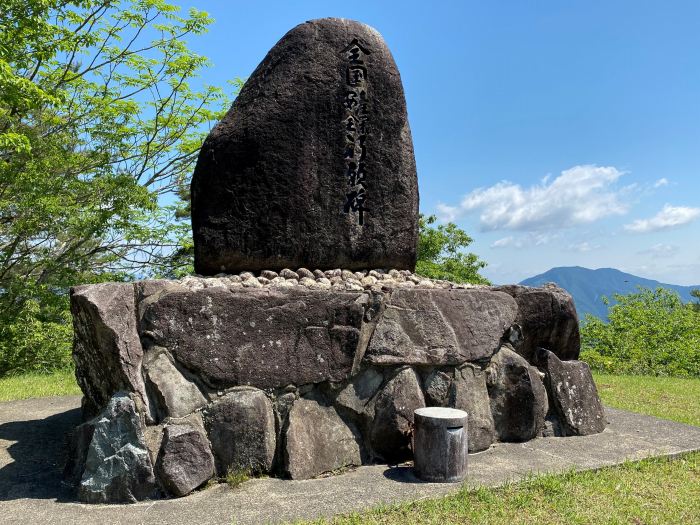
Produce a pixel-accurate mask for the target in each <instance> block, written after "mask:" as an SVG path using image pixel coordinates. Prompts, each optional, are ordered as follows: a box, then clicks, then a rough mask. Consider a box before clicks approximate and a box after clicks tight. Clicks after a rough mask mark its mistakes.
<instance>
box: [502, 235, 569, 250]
mask: <svg viewBox="0 0 700 525" xmlns="http://www.w3.org/2000/svg"><path fill="white" fill-rule="evenodd" d="M559 237H560V235H559V234H558V233H528V234H526V235H520V236H517V237H515V236H513V235H509V236H508V237H503V238H502V239H498V240H496V241H494V242H493V243H491V246H490V247H491V248H523V247H525V246H543V245H545V244H549V243H550V242H552V241H553V240H555V239H558V238H559Z"/></svg>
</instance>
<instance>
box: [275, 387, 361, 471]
mask: <svg viewBox="0 0 700 525" xmlns="http://www.w3.org/2000/svg"><path fill="white" fill-rule="evenodd" d="M359 443H360V438H359V437H358V436H357V430H356V429H353V428H351V427H350V426H348V424H346V423H345V422H344V421H343V420H342V419H341V418H340V416H339V415H338V413H337V412H336V410H335V408H333V407H332V406H325V405H323V404H320V403H318V402H317V401H316V400H314V399H298V400H297V401H295V402H294V405H293V406H292V409H291V411H290V412H289V423H288V426H287V432H286V435H285V449H284V466H285V471H286V472H287V473H288V474H289V476H290V477H291V478H292V479H308V478H312V477H315V476H318V475H319V474H323V473H324V472H330V471H333V470H336V469H339V468H342V467H347V466H352V465H360V464H361V463H362V459H361V456H360V445H359Z"/></svg>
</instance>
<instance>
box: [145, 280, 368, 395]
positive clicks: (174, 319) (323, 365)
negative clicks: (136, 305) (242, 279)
mask: <svg viewBox="0 0 700 525" xmlns="http://www.w3.org/2000/svg"><path fill="white" fill-rule="evenodd" d="M363 297H364V295H363V294H362V293H357V292H330V291H323V290H307V289H265V290H254V289H249V290H227V289H224V288H205V289H201V290H197V291H187V292H182V293H167V294H164V295H162V296H161V297H160V299H159V300H158V301H156V302H153V303H151V304H149V305H148V306H147V307H146V309H145V311H144V315H143V319H142V322H141V329H142V334H144V336H145V337H147V338H148V339H149V341H151V342H152V344H154V345H157V346H161V347H165V348H167V349H168V350H170V352H171V353H172V355H173V356H174V357H175V359H176V360H177V361H178V362H179V363H181V364H182V365H183V366H185V367H186V368H187V369H188V370H190V371H192V372H193V373H196V374H198V375H199V376H200V377H201V378H202V379H204V380H205V381H206V382H207V383H209V384H210V385H211V386H213V387H215V388H216V387H229V386H235V385H252V386H255V387H258V388H275V387H284V386H286V385H288V384H297V385H303V384H307V383H320V382H322V381H340V380H343V379H345V378H346V377H348V375H349V374H350V371H351V368H352V364H353V359H354V356H355V351H356V348H357V344H358V338H359V334H360V328H361V325H362V318H363V315H364V308H363V306H362V304H361V301H360V302H358V299H360V298H363Z"/></svg>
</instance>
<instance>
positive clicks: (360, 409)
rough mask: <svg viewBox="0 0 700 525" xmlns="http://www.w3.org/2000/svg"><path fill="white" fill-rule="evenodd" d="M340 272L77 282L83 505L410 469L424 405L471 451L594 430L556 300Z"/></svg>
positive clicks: (561, 304) (597, 422)
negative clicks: (465, 439) (452, 412)
mask: <svg viewBox="0 0 700 525" xmlns="http://www.w3.org/2000/svg"><path fill="white" fill-rule="evenodd" d="M337 272H339V273H338V275H337V276H336V275H330V278H329V276H328V275H327V274H325V273H323V272H318V271H317V272H313V273H312V272H309V273H310V274H311V275H309V276H300V275H299V273H298V272H296V273H295V272H290V273H289V274H288V275H287V276H286V277H284V276H281V275H275V276H272V275H271V272H270V274H268V277H264V276H261V277H254V276H252V275H244V276H243V277H241V276H233V277H217V278H209V279H205V278H187V279H184V280H181V281H142V282H137V283H106V284H98V285H90V286H83V287H77V288H75V289H73V290H72V294H71V305H72V311H73V316H74V325H75V334H76V337H75V348H74V359H75V362H76V375H77V378H78V382H79V384H80V386H81V388H82V390H83V392H84V394H85V397H84V404H83V411H84V415H85V417H86V419H87V418H92V419H90V420H89V421H87V422H86V423H84V424H83V425H81V426H80V427H78V428H77V429H76V431H75V432H74V434H73V438H72V443H71V461H70V463H69V465H68V466H67V469H66V476H67V478H68V479H69V480H71V481H72V482H73V483H75V485H76V487H77V488H78V494H79V497H80V499H81V500H82V501H86V502H126V501H137V500H140V499H144V498H155V497H164V496H183V495H186V494H188V493H189V492H191V491H192V490H194V489H196V488H197V487H199V486H201V485H202V484H204V483H206V482H207V481H208V480H209V479H211V478H213V477H223V476H225V475H226V474H227V473H228V472H239V471H246V472H249V473H250V474H253V475H255V474H271V475H277V476H283V477H290V478H292V479H305V478H311V477H315V476H319V475H322V474H325V473H329V472H334V471H338V470H340V469H343V468H346V467H350V466H356V465H361V464H367V463H373V462H383V463H397V462H401V461H405V460H410V459H411V457H412V453H411V448H410V444H411V430H412V423H413V411H414V410H415V409H416V408H421V407H424V406H447V407H454V408H459V409H463V410H465V411H466V412H467V413H468V414H469V424H468V433H469V449H470V452H477V451H480V450H485V449H486V448H488V447H489V446H491V445H492V444H493V443H495V442H497V441H527V440H529V439H533V438H536V437H538V436H543V435H561V436H568V435H585V434H591V433H595V432H600V431H602V430H603V429H604V427H605V420H604V417H603V410H602V407H601V405H600V401H599V400H598V396H597V392H596V390H595V385H594V384H593V381H592V378H591V375H590V371H589V370H588V367H587V366H586V365H585V364H584V363H582V362H580V361H577V360H576V358H577V357H578V352H579V334H578V319H577V317H576V312H575V309H574V307H573V302H572V300H571V297H570V296H569V295H568V294H566V292H564V291H563V290H561V289H559V288H556V287H545V288H526V287H521V286H509V287H470V288H465V287H457V286H455V285H452V284H450V283H445V282H441V281H429V280H425V279H420V278H415V276H411V275H410V274H407V273H404V274H394V275H393V277H392V276H390V274H389V273H384V272H374V274H375V275H367V274H364V275H362V276H360V275H357V274H353V273H351V272H348V275H345V277H347V278H346V279H343V275H344V274H343V273H342V272H340V271H337ZM302 273H303V272H302ZM314 273H317V275H314ZM291 274H294V275H291ZM350 275H353V276H354V277H352V278H351V277H350ZM382 276H388V277H382ZM333 277H339V278H340V279H336V280H335V281H332V280H331V279H332V278H333ZM368 277H372V279H368ZM253 279H255V280H256V282H257V284H256V285H254V284H252V280H253ZM304 279H306V281H305V282H304ZM355 281H356V282H355ZM246 282H248V285H245V283H246ZM408 283H410V284H408Z"/></svg>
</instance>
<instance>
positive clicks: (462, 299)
mask: <svg viewBox="0 0 700 525" xmlns="http://www.w3.org/2000/svg"><path fill="white" fill-rule="evenodd" d="M516 312H517V305H516V303H515V301H514V300H513V298H512V297H511V296H510V295H508V294H505V293H502V292H495V291H491V290H487V289H461V290H460V289H456V290H441V289H397V290H394V291H393V292H392V293H391V296H390V298H389V300H388V302H387V303H386V308H385V310H384V313H383V315H382V317H381V318H380V319H379V321H378V323H377V327H376V329H375V331H374V334H373V335H372V339H371V341H370V343H369V346H368V348H367V352H366V353H365V356H364V359H365V361H367V362H369V363H372V364H376V365H403V364H411V365H460V364H462V363H464V362H466V361H486V360H488V359H489V358H490V357H491V356H492V355H493V354H494V352H496V351H497V350H498V347H499V345H500V342H501V338H502V337H503V334H504V332H505V331H506V330H507V329H508V328H509V327H510V325H511V324H512V323H513V321H514V320H515V315H516Z"/></svg>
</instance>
